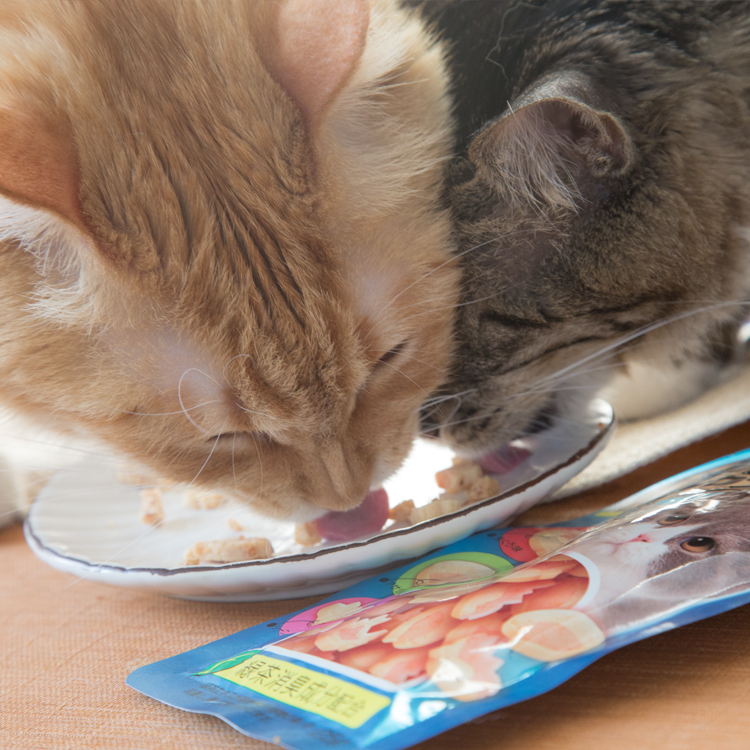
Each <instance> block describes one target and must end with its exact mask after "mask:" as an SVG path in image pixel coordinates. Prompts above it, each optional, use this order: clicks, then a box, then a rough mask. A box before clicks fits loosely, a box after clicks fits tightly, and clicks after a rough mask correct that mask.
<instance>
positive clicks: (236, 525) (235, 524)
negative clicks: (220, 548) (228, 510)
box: [227, 518, 243, 531]
mask: <svg viewBox="0 0 750 750" xmlns="http://www.w3.org/2000/svg"><path fill="white" fill-rule="evenodd" d="M227 526H229V528H230V529H232V531H242V530H243V528H242V524H241V523H240V522H239V521H238V520H237V519H236V518H227Z"/></svg>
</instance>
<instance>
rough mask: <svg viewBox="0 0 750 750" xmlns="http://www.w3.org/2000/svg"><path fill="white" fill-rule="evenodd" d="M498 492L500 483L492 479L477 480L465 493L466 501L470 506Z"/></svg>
mask: <svg viewBox="0 0 750 750" xmlns="http://www.w3.org/2000/svg"><path fill="white" fill-rule="evenodd" d="M499 492H500V483H499V482H498V481H497V479H493V478H492V477H482V478H481V479H477V481H476V482H474V484H472V485H471V487H469V489H468V491H467V492H466V499H467V500H468V502H469V503H470V504H472V503H478V502H479V501H480V500H487V499H489V498H491V497H494V496H495V495H497V494H499Z"/></svg>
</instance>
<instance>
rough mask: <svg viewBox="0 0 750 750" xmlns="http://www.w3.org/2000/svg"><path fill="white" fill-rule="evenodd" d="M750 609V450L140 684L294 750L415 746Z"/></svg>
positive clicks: (378, 586)
mask: <svg viewBox="0 0 750 750" xmlns="http://www.w3.org/2000/svg"><path fill="white" fill-rule="evenodd" d="M746 602H750V450H748V451H744V452H742V453H739V454H735V455H734V456H729V457H726V458H724V459H720V460H718V461H714V462H712V463H710V464H706V465H704V466H702V467H699V468H697V469H694V470H691V471H689V472H685V473H684V474H680V475H678V476H677V477H674V478H672V479H670V480H666V481H665V482H660V483H659V484H657V485H654V486H653V487H651V488H649V489H647V490H644V491H642V492H639V493H637V494H636V495H634V496H632V497H630V498H628V499H626V500H624V501H622V502H620V503H617V504H616V505H613V506H610V507H609V508H607V509H605V510H603V511H600V512H598V513H594V514H592V515H588V516H584V517H581V518H578V519H576V520H574V521H568V522H564V523H560V524H556V525H553V526H549V527H545V528H541V527H534V528H504V529H495V530H491V531H487V532H483V533H480V534H476V535H475V536H472V537H469V538H468V539H465V540H463V541H460V542H457V543H455V544H453V545H451V546H449V547H447V548H445V549H443V550H441V551H438V552H435V553H433V554H430V555H428V556H427V557H425V558H423V559H421V560H419V561H418V562H412V563H410V564H407V565H404V566H402V567H400V568H397V569H395V570H392V571H390V572H388V573H384V574H381V575H379V576H376V577H374V578H371V579H369V580H367V581H364V582H362V583H359V584H357V585H355V586H352V587H351V588H348V589H346V590H345V591H342V592H341V593H339V594H337V595H335V596H331V597H329V598H327V599H325V600H323V601H321V602H320V603H319V604H317V605H316V606H314V607H311V608H308V609H305V610H301V611H298V612H295V613H294V614H292V615H290V616H288V617H285V618H282V619H279V620H278V621H275V622H269V623H265V624H262V625H257V626H255V627H252V628H249V629H248V630H244V631H242V632H240V633H236V634H235V635H232V636H229V637H227V638H223V639H221V640H219V641H216V642H214V643H209V644H207V645H205V646H201V647H200V648H197V649H194V650H192V651H188V652H186V653H183V654H180V655H178V656H174V657H172V658H169V659H166V660H164V661H160V662H157V663H155V664H150V665H148V666H144V667H141V668H140V669H138V670H136V671H135V672H133V673H132V674H131V675H130V676H129V677H128V680H127V682H128V684H129V685H130V686H131V687H133V688H135V689H136V690H139V691H141V692H142V693H145V694H146V695H149V696H151V697H153V698H156V699H157V700H160V701H162V702H164V703H167V704H169V705H171V706H175V707H177V708H181V709H184V710H186V711H192V712H198V713H205V714H211V715H213V716H217V717H219V718H221V719H223V720H224V721H226V722H228V723H229V724H231V725H232V726H234V727H235V728H236V729H238V730H239V731H241V732H244V733H245V734H248V735H250V736H252V737H257V738H259V739H262V740H266V741H268V742H272V743H275V744H277V745H280V746H282V747H285V748H294V749H295V750H324V749H325V750H328V749H329V748H336V747H341V748H379V749H380V748H382V749H383V750H385V749H386V748H388V749H390V750H394V749H396V748H405V747H409V746H410V745H412V744H415V743H417V742H420V741H422V740H425V739H428V738H429V737H432V736H434V735H436V734H438V733H440V732H442V731H444V730H446V729H450V728H451V727H455V726H457V725H459V724H462V723H464V722H467V721H471V720H472V719H475V718H477V717H478V716H480V715H482V714H485V713H487V712H490V711H495V710H497V709H499V708H503V707H505V706H508V705H511V704H513V703H517V702H519V701H522V700H525V699H527V698H531V697H533V696H536V695H539V694H540V693H544V692H546V691H548V690H550V689H551V688H554V687H556V686H557V685H559V684H560V683H562V682H564V681H565V680H567V679H568V678H569V677H571V676H572V675H574V674H576V673H577V672H579V671H580V670H581V669H583V668H584V667H586V666H587V665H588V664H590V663H591V662H593V661H594V660H596V659H598V658H599V657H601V656H603V655H604V654H606V653H608V652H609V651H612V650H613V649H616V648H619V647H620V646H623V645H625V644H628V643H632V642H633V641H637V640H640V639H642V638H646V637H648V636H649V635H653V634H656V633H661V632H663V631H665V630H669V629H671V628H675V627H677V626H679V625H683V624H685V623H689V622H693V621H695V620H699V619H702V618H704V617H708V616H710V615H713V614H716V613H719V612H724V611H725V610H728V609H731V608H733V607H737V606H739V605H741V604H744V603H746Z"/></svg>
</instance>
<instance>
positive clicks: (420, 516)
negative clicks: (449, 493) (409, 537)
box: [409, 496, 463, 524]
mask: <svg viewBox="0 0 750 750" xmlns="http://www.w3.org/2000/svg"><path fill="white" fill-rule="evenodd" d="M443 497H444V496H443ZM462 505H463V504H462V503H461V502H460V501H459V500H456V499H455V498H452V497H446V498H445V499H441V498H437V499H436V500H433V501H432V502H431V503H429V504H428V505H423V506H422V507H421V508H414V510H413V511H412V512H411V513H410V514H409V520H410V521H411V523H412V524H415V523H422V522H423V521H429V520H431V519H432V518H439V517H440V516H444V515H445V514H446V513H455V512H456V511H457V510H459V509H460V508H461V507H462Z"/></svg>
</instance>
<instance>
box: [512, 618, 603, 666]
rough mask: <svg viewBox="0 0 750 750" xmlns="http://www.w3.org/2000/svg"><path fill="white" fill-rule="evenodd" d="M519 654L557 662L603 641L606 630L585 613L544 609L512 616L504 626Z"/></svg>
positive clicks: (514, 648)
mask: <svg viewBox="0 0 750 750" xmlns="http://www.w3.org/2000/svg"><path fill="white" fill-rule="evenodd" d="M502 631H503V634H504V635H505V636H506V637H507V638H508V640H509V641H510V642H511V644H512V645H511V648H512V649H513V650H514V651H518V653H519V654H523V655H524V656H528V657H529V658H531V659H538V660H539V661H558V660H559V659H569V658H570V657H571V656H575V655H576V654H582V653H584V652H585V651H589V650H591V649H592V648H596V647H597V646H599V645H601V644H602V643H604V633H602V631H601V630H600V628H599V626H598V625H597V624H596V623H595V622H594V621H593V620H592V619H591V618H590V617H589V616H588V615H586V614H584V613H583V612H577V611H576V610H560V609H542V610H537V611H535V612H524V613H523V614H518V615H514V616H513V617H511V618H510V619H509V620H508V621H507V622H506V623H505V624H504V625H503V628H502Z"/></svg>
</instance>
